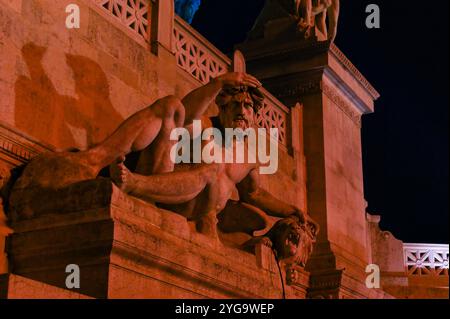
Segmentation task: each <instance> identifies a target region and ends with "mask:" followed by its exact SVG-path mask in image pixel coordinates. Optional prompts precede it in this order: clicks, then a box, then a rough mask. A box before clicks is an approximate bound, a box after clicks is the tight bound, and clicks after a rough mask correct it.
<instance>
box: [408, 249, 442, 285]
mask: <svg viewBox="0 0 450 319" xmlns="http://www.w3.org/2000/svg"><path fill="white" fill-rule="evenodd" d="M448 251H449V245H433V244H405V243H404V244H403V256H404V260H405V267H406V269H407V272H408V275H409V276H442V277H443V276H447V277H448Z"/></svg>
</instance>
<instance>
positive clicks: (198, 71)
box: [92, 0, 289, 148]
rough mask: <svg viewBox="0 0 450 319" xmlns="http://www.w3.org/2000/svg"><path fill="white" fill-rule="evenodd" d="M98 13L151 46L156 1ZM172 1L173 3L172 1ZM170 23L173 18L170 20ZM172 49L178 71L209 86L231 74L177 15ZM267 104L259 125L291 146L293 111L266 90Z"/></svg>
mask: <svg viewBox="0 0 450 319" xmlns="http://www.w3.org/2000/svg"><path fill="white" fill-rule="evenodd" d="M92 1H93V2H94V3H96V4H97V5H96V8H97V10H98V11H101V12H103V13H107V15H108V16H109V17H110V18H112V19H113V20H115V21H117V22H118V23H119V25H121V26H122V27H123V28H124V29H125V30H128V31H129V32H128V33H129V34H130V35H132V36H133V37H134V38H135V39H136V40H137V41H139V42H143V41H145V42H146V43H149V42H150V39H151V38H150V34H151V32H152V30H151V28H152V24H151V23H150V18H151V16H152V9H154V8H156V7H153V5H152V3H153V2H154V0H92ZM171 1H172V0H171ZM167 18H168V19H170V17H167ZM172 48H173V50H174V53H175V59H176V63H177V65H178V67H180V68H181V69H183V70H184V71H186V72H187V73H189V74H190V75H191V76H192V77H193V78H195V79H196V80H197V81H198V82H200V83H202V84H205V83H208V82H209V81H210V80H211V79H212V78H215V77H217V76H218V75H220V74H223V73H225V72H227V70H228V69H229V68H230V67H231V60H230V59H229V58H228V57H227V56H226V55H225V54H223V53H222V52H221V51H220V50H218V49H217V48H216V47H215V46H214V45H212V44H211V43H210V42H209V41H208V40H206V39H205V38H204V37H203V36H202V35H201V34H200V33H198V32H197V31H196V30H194V29H193V28H192V27H191V26H190V25H189V24H187V23H186V22H185V21H184V20H183V19H181V18H180V17H179V16H176V15H175V21H174V28H173V34H172ZM263 93H264V94H265V96H266V102H265V104H264V107H263V109H262V110H261V111H260V114H259V116H258V118H257V124H258V125H259V126H260V127H264V128H266V129H270V128H278V132H279V142H280V144H281V145H282V146H283V147H285V148H286V147H287V146H288V141H289V139H288V130H287V126H288V118H289V116H288V114H289V108H287V107H286V106H285V105H283V104H282V103H281V102H280V101H278V100H277V99H276V98H275V97H274V96H273V95H271V94H270V93H269V92H267V91H266V90H263Z"/></svg>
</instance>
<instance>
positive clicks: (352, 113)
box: [322, 82, 361, 127]
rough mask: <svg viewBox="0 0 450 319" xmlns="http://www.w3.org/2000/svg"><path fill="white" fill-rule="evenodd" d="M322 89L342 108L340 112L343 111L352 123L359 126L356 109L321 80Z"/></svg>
mask: <svg viewBox="0 0 450 319" xmlns="http://www.w3.org/2000/svg"><path fill="white" fill-rule="evenodd" d="M322 91H323V93H324V94H325V95H326V96H327V97H328V98H329V99H330V100H331V101H333V103H334V104H336V105H337V106H338V107H339V108H340V109H341V110H342V112H344V114H345V115H347V116H348V117H349V118H350V119H351V120H352V121H353V123H355V124H356V125H357V126H358V127H361V114H360V113H359V112H358V111H356V110H355V108H354V107H352V106H351V105H350V103H348V102H347V101H345V100H344V99H343V98H342V97H341V96H340V94H339V93H338V92H337V91H336V90H335V89H334V88H333V87H332V86H330V85H328V84H326V83H324V82H322Z"/></svg>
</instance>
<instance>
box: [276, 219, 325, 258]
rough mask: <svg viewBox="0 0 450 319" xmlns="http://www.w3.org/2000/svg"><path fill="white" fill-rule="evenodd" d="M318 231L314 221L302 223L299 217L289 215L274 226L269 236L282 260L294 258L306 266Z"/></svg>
mask: <svg viewBox="0 0 450 319" xmlns="http://www.w3.org/2000/svg"><path fill="white" fill-rule="evenodd" d="M317 232H318V228H317V226H316V225H315V224H314V223H312V222H309V221H307V222H306V223H300V222H299V220H298V218H295V217H288V218H285V219H282V220H280V221H278V222H277V223H276V224H275V225H274V226H273V228H272V230H271V231H270V232H269V237H270V239H271V241H272V243H273V247H274V249H275V250H276V252H277V254H278V258H279V259H280V260H284V259H289V258H292V259H293V260H294V261H295V262H296V263H297V264H299V265H300V266H305V265H306V262H307V260H308V258H309V256H310V255H311V252H312V246H313V243H314V242H315V240H316V235H317Z"/></svg>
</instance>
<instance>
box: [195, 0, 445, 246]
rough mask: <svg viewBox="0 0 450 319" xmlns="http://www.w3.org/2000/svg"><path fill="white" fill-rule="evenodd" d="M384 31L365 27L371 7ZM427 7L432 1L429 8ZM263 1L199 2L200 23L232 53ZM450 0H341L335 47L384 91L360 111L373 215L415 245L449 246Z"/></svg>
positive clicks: (367, 193) (197, 26)
mask: <svg viewBox="0 0 450 319" xmlns="http://www.w3.org/2000/svg"><path fill="white" fill-rule="evenodd" d="M370 3H374V4H378V5H379V6H380V9H381V29H378V30H375V29H367V28H366V27H365V19H366V17H367V15H368V14H366V13H365V8H366V6H367V5H368V4H370ZM423 3H426V4H427V5H428V6H431V7H423V5H422V4H423ZM263 4H264V0H245V1H243V0H202V5H201V7H200V10H199V11H198V12H197V14H196V16H195V18H194V21H193V23H192V25H193V27H194V28H195V29H197V30H198V31H199V32H200V33H201V34H202V35H203V36H205V37H206V38H207V39H208V40H210V41H211V42H212V43H213V44H215V45H216V46H217V47H218V48H219V49H221V50H222V51H223V52H225V53H229V52H232V48H233V46H234V45H235V44H238V43H240V42H243V41H244V40H245V38H246V34H247V32H248V31H249V30H250V29H251V27H252V25H253V23H254V21H255V19H256V17H257V16H258V14H259V12H260V10H261V9H262V7H263ZM448 6H449V1H448V0H437V1H433V2H427V1H418V0H409V1H395V0H378V1H376V0H372V1H366V0H341V16H340V22H339V30H338V36H337V38H336V44H337V46H338V47H339V48H340V49H341V50H342V51H343V52H344V53H345V54H346V56H347V57H348V58H349V59H350V60H351V61H352V62H353V64H355V65H356V66H357V67H358V69H359V70H360V71H361V72H362V73H363V74H364V75H365V76H366V78H367V79H368V80H369V81H370V82H371V83H372V84H373V86H374V87H375V88H376V89H377V90H378V91H379V92H380V93H381V98H380V99H379V100H378V101H377V102H376V108H375V113H374V114H370V115H365V116H364V117H363V128H362V133H363V140H362V143H363V165H364V179H365V185H364V187H365V197H366V199H367V201H368V203H369V207H368V211H369V212H370V213H372V214H377V215H381V216H382V221H381V228H382V229H384V230H389V231H391V232H392V233H393V234H394V235H395V236H396V237H397V238H399V239H401V240H403V241H405V242H409V243H448V242H449V238H448V230H449V224H448V222H449V220H448V216H449V206H448V177H449V176H448V175H449V174H448V149H449V148H448V145H449V143H448V119H449V117H448V109H449V96H448V89H449V76H448V70H449V65H448V54H449V53H448V21H449V17H448Z"/></svg>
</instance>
